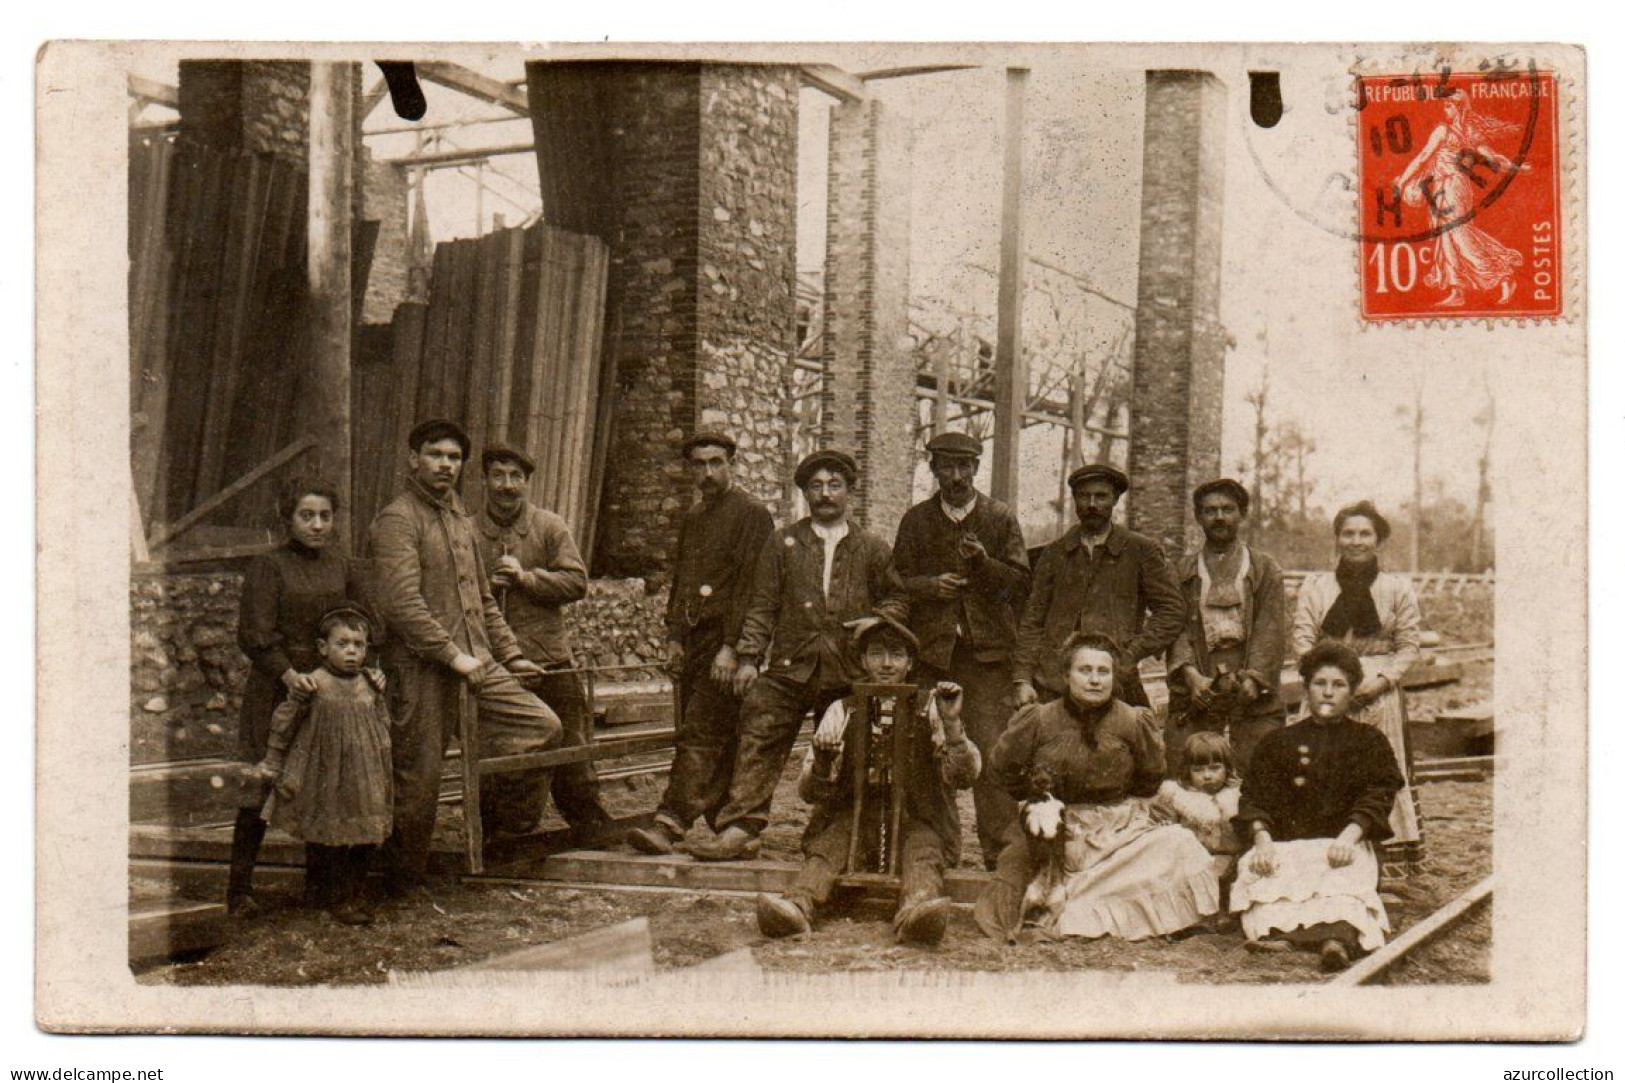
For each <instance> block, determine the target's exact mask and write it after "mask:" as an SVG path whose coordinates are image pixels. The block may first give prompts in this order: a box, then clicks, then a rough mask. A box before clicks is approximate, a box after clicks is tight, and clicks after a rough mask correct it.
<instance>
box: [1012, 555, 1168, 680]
mask: <svg viewBox="0 0 1625 1083" xmlns="http://www.w3.org/2000/svg"><path fill="white" fill-rule="evenodd" d="M1184 625H1185V599H1184V596H1183V595H1181V594H1180V592H1179V587H1178V586H1176V585H1175V584H1174V580H1173V576H1172V575H1170V574H1169V571H1168V561H1167V560H1166V559H1165V558H1164V557H1163V555H1162V546H1160V545H1158V544H1157V543H1156V542H1154V541H1152V540H1151V539H1150V538H1147V537H1145V536H1144V535H1143V534H1136V533H1134V532H1133V531H1131V530H1125V529H1123V528H1122V527H1120V526H1117V525H1116V524H1113V525H1112V528H1111V530H1110V532H1108V533H1107V535H1106V539H1105V540H1104V541H1103V542H1101V544H1100V545H1098V546H1096V547H1095V552H1094V555H1093V556H1092V557H1091V556H1090V553H1089V548H1088V546H1086V545H1084V544H1083V528H1082V527H1081V526H1077V525H1074V526H1073V527H1072V529H1071V530H1068V531H1067V532H1066V533H1065V534H1063V535H1061V536H1060V537H1059V538H1057V539H1056V540H1055V541H1053V542H1051V543H1050V544H1049V545H1048V546H1047V547H1046V548H1045V549H1044V555H1043V556H1041V557H1039V558H1038V567H1037V569H1036V570H1035V571H1034V572H1033V589H1032V593H1031V594H1029V595H1028V596H1027V607H1026V609H1025V611H1024V612H1023V613H1022V619H1021V631H1020V637H1019V644H1018V647H1017V650H1016V659H1015V665H1014V666H1013V667H1012V677H1013V678H1014V679H1015V680H1018V681H1020V680H1029V681H1035V682H1036V683H1038V684H1040V685H1042V686H1043V687H1045V688H1048V689H1049V690H1050V691H1052V692H1055V693H1060V692H1063V691H1064V690H1065V688H1066V681H1065V678H1064V676H1063V674H1062V669H1063V666H1064V659H1062V658H1061V646H1062V644H1064V643H1065V642H1066V640H1067V637H1069V636H1070V635H1071V634H1072V633H1073V632H1103V633H1105V634H1106V635H1109V636H1111V637H1112V639H1113V640H1115V641H1116V643H1117V646H1118V647H1119V648H1120V649H1121V651H1122V655H1121V656H1120V657H1119V659H1118V664H1119V666H1120V667H1121V668H1122V669H1123V672H1121V673H1119V675H1118V676H1119V680H1120V682H1121V684H1122V687H1123V688H1125V689H1127V690H1128V691H1129V692H1130V693H1131V694H1136V695H1135V698H1136V699H1137V698H1139V696H1143V694H1144V693H1143V692H1141V691H1140V680H1139V676H1138V674H1137V673H1136V672H1135V671H1134V666H1135V663H1137V662H1139V661H1140V659H1142V658H1150V657H1152V656H1153V655H1157V654H1161V653H1162V652H1163V651H1165V650H1167V649H1168V647H1169V646H1170V645H1171V644H1172V643H1173V641H1174V638H1175V637H1176V636H1178V635H1179V630H1180V629H1181V628H1183V627H1184Z"/></svg>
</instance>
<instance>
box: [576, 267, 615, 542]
mask: <svg viewBox="0 0 1625 1083" xmlns="http://www.w3.org/2000/svg"><path fill="white" fill-rule="evenodd" d="M581 243H582V248H583V261H582V267H581V280H580V285H579V287H578V288H579V289H580V291H581V293H580V297H581V319H582V328H581V338H580V341H579V343H578V346H577V356H578V357H579V358H580V369H579V372H580V378H579V379H578V380H577V384H576V390H575V398H574V400H573V402H572V403H571V411H570V415H571V417H572V418H574V419H575V421H576V430H575V434H574V436H573V438H572V439H571V442H570V458H571V482H570V500H571V513H570V526H571V528H572V529H573V530H574V531H575V533H576V535H577V536H578V537H579V536H580V534H581V532H582V530H583V529H584V528H585V526H586V521H587V519H588V517H589V516H590V515H591V514H592V506H591V503H590V496H589V491H588V486H589V484H590V481H591V478H592V452H593V442H594V435H595V434H594V432H593V423H594V420H595V410H594V406H595V405H596V400H597V396H598V394H599V376H600V369H601V367H602V363H603V352H604V350H603V347H604V287H605V284H606V279H607V275H608V271H609V261H608V259H607V258H606V257H605V251H604V245H603V242H601V241H599V240H598V239H597V238H595V237H583V238H582V241H581Z"/></svg>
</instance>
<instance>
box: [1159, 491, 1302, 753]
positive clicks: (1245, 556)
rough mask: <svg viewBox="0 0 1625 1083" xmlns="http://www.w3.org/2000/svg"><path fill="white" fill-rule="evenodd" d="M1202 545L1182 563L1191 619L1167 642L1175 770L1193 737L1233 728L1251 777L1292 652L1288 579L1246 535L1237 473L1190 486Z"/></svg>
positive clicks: (1278, 713) (1278, 717)
mask: <svg viewBox="0 0 1625 1083" xmlns="http://www.w3.org/2000/svg"><path fill="white" fill-rule="evenodd" d="M1191 502H1192V504H1194V505H1195V508H1196V521H1197V522H1198V523H1199V524H1200V525H1201V527H1202V534H1203V535H1204V538H1205V541H1204V543H1203V545H1202V548H1200V549H1198V550H1197V551H1195V552H1193V553H1186V554H1185V555H1184V556H1182V557H1181V558H1180V559H1179V564H1178V565H1177V566H1176V568H1175V573H1174V574H1175V579H1176V580H1177V581H1178V583H1179V585H1180V589H1181V590H1182V592H1183V593H1184V595H1185V627H1184V629H1183V630H1181V631H1180V633H1179V638H1177V639H1175V640H1174V645H1173V647H1172V649H1170V650H1169V652H1168V734H1167V741H1168V770H1169V774H1170V775H1172V776H1173V777H1175V778H1178V777H1181V774H1180V772H1181V768H1182V767H1183V763H1184V760H1183V756H1182V754H1181V753H1182V749H1183V745H1184V740H1185V738H1186V737H1187V736H1189V735H1190V734H1191V733H1194V732H1196V731H1198V730H1209V731H1213V732H1216V733H1226V732H1227V731H1228V733H1227V736H1228V737H1229V738H1230V747H1231V750H1232V751H1233V752H1234V754H1235V757H1236V767H1237V768H1238V770H1239V771H1240V773H1241V775H1242V776H1243V777H1246V774H1247V765H1248V764H1249V763H1250V762H1251V761H1252V758H1253V749H1254V747H1256V746H1257V744H1258V741H1259V739H1260V738H1261V737H1263V736H1264V735H1265V734H1267V733H1269V732H1270V731H1271V730H1275V729H1279V728H1280V727H1281V725H1282V724H1283V722H1284V720H1285V718H1284V712H1283V710H1282V707H1281V697H1280V694H1279V692H1280V690H1279V687H1278V686H1279V684H1280V680H1281V663H1282V661H1283V660H1284V658H1285V655H1286V635H1287V628H1286V589H1285V587H1284V585H1283V583H1282V579H1281V568H1280V565H1278V564H1276V563H1275V561H1274V560H1273V559H1271V557H1270V556H1269V554H1268V553H1264V552H1261V551H1259V550H1257V549H1255V548H1253V547H1252V546H1250V545H1244V544H1243V543H1242V542H1241V540H1240V533H1241V526H1242V524H1243V523H1244V522H1245V521H1246V519H1247V508H1248V504H1249V503H1250V501H1249V499H1248V494H1247V490H1246V488H1245V487H1244V486H1243V485H1242V484H1241V483H1240V482H1239V481H1233V480H1231V479H1230V478H1219V479H1218V480H1216V481H1210V482H1207V483H1206V484H1203V485H1199V486H1197V489H1196V492H1195V493H1193V494H1192V496H1191Z"/></svg>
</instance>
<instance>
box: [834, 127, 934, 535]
mask: <svg viewBox="0 0 1625 1083" xmlns="http://www.w3.org/2000/svg"><path fill="white" fill-rule="evenodd" d="M912 147H913V137H912V130H911V128H910V126H909V124H908V122H907V120H906V118H904V117H902V116H900V115H899V114H898V113H896V112H895V111H894V110H891V109H888V108H887V107H885V106H883V105H882V104H881V103H880V102H877V101H865V102H843V103H842V104H841V105H838V106H836V107H835V108H834V109H832V110H831V111H830V125H829V207H828V241H827V249H826V254H825V257H824V289H825V304H826V309H825V312H826V315H825V323H824V361H825V365H826V367H827V369H828V373H829V375H828V378H827V380H826V383H825V392H824V417H825V424H826V427H827V431H828V434H829V446H833V447H837V448H840V449H841V450H843V451H848V452H850V453H851V454H852V455H853V456H854V457H855V458H856V459H857V462H858V485H857V491H856V493H855V494H854V498H855V499H854V506H853V511H854V513H855V517H856V518H857V519H858V521H859V522H861V523H863V524H864V525H865V526H868V527H869V528H871V529H873V530H876V531H878V532H879V533H881V534H882V535H884V536H886V537H890V536H891V535H892V534H893V533H894V532H895V530H896V527H897V523H898V520H900V519H901V518H902V515H903V512H905V511H907V510H908V506H909V504H911V503H912V502H913V484H914V467H915V465H916V463H917V461H918V455H917V452H916V449H915V446H914V445H915V430H916V427H917V425H918V420H917V417H916V414H917V411H918V405H917V403H916V400H915V394H914V356H913V352H912V349H911V343H910V341H909V338H908V291H909V273H908V264H909V232H910V221H909V214H910V158H911V152H912Z"/></svg>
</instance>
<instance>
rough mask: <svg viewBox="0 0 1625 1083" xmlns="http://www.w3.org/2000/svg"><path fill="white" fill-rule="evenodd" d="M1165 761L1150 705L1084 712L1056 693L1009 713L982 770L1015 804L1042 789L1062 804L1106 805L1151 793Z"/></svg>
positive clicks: (1114, 706) (1118, 704)
mask: <svg viewBox="0 0 1625 1083" xmlns="http://www.w3.org/2000/svg"><path fill="white" fill-rule="evenodd" d="M1165 766H1166V761H1165V759H1164V756H1163V746H1162V730H1161V729H1160V728H1159V727H1158V725H1157V720H1156V716H1155V715H1154V714H1153V713H1152V712H1151V710H1150V708H1147V707H1133V706H1130V705H1129V704H1127V703H1124V702H1123V701H1122V700H1112V702H1111V704H1110V705H1109V706H1108V707H1106V708H1104V709H1102V710H1098V711H1092V712H1091V711H1085V710H1083V709H1081V708H1079V707H1077V706H1075V705H1074V704H1073V703H1072V701H1071V700H1070V699H1068V698H1067V697H1066V696H1062V697H1061V698H1060V699H1057V700H1052V701H1051V702H1049V703H1045V704H1035V705H1032V706H1029V707H1024V708H1022V709H1021V710H1020V711H1018V712H1016V716H1015V717H1014V718H1012V719H1011V720H1010V728H1009V729H1007V730H1005V732H1004V736H1003V737H1000V738H999V743H998V744H997V745H995V746H994V747H993V752H992V754H991V755H990V756H989V757H988V769H987V770H988V777H990V778H991V779H992V780H993V781H994V782H995V783H997V784H998V786H999V787H1000V788H1002V789H1004V790H1005V791H1007V792H1008V793H1009V794H1010V795H1011V796H1013V797H1015V798H1016V799H1017V800H1018V801H1025V800H1028V799H1031V798H1034V797H1038V796H1041V795H1042V794H1043V793H1045V792H1048V793H1050V794H1052V795H1054V796H1055V797H1057V798H1059V799H1060V800H1062V801H1064V802H1066V803H1067V804H1069V805H1071V804H1094V805H1106V804H1115V803H1116V802H1118V801H1121V800H1123V799H1124V798H1125V797H1130V796H1134V797H1150V796H1152V795H1153V794H1155V793H1156V792H1157V787H1158V786H1159V785H1161V783H1162V776H1163V770H1164V768H1165Z"/></svg>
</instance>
